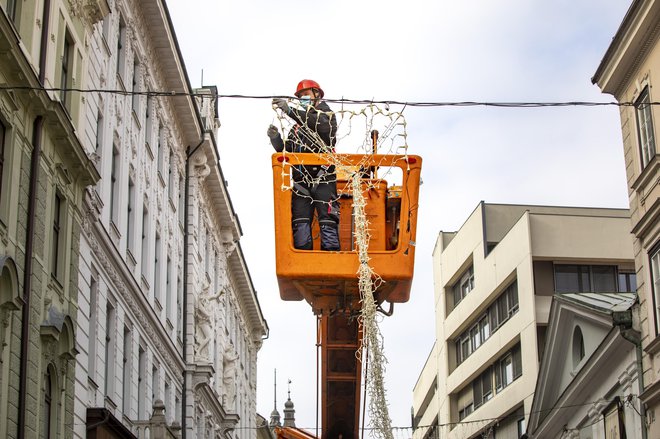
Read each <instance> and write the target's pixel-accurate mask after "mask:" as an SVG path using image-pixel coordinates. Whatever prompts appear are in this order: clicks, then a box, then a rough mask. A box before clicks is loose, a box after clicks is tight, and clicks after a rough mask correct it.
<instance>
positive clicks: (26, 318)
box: [16, 116, 43, 439]
mask: <svg viewBox="0 0 660 439" xmlns="http://www.w3.org/2000/svg"><path fill="white" fill-rule="evenodd" d="M42 129H43V117H41V116H37V118H36V119H35V120H34V125H33V127H32V146H33V150H32V159H31V163H30V189H29V192H28V211H27V225H26V238H25V271H24V273H23V314H22V319H21V360H20V365H19V377H20V378H19V384H18V436H16V437H17V438H18V439H24V438H25V430H26V425H25V412H26V411H27V407H26V405H25V399H26V397H27V366H28V346H29V340H28V339H29V336H30V290H31V288H32V254H33V243H34V239H33V235H34V233H33V232H34V218H35V216H36V215H35V211H36V204H37V194H36V192H37V180H38V178H39V162H40V161H41V138H42Z"/></svg>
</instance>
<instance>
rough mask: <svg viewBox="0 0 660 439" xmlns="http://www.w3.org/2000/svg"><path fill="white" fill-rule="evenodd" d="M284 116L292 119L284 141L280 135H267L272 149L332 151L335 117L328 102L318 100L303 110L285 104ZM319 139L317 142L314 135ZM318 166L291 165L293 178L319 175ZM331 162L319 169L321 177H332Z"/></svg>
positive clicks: (307, 178) (335, 131) (278, 150)
mask: <svg viewBox="0 0 660 439" xmlns="http://www.w3.org/2000/svg"><path fill="white" fill-rule="evenodd" d="M288 116H289V117H290V118H291V119H293V120H294V122H296V124H295V125H294V126H293V128H291V130H290V131H289V135H288V136H287V139H286V142H284V141H283V140H282V138H281V137H280V136H278V137H275V138H274V139H271V144H272V145H273V148H275V151H277V152H282V150H283V149H286V151H287V152H292V153H295V152H307V153H316V154H318V153H329V152H334V150H335V144H336V143H337V118H336V117H335V114H334V113H333V112H332V110H331V109H330V107H329V106H328V104H326V103H325V102H323V101H322V102H320V103H319V104H318V105H317V106H316V107H309V108H307V109H306V110H303V109H298V108H293V107H289V113H288ZM319 138H320V139H321V140H322V141H323V143H322V144H319V142H318V139H319ZM320 171H321V166H312V165H305V166H300V167H298V166H297V167H295V168H294V170H293V180H294V181H296V182H309V181H310V180H315V179H316V178H317V177H318V176H319V172H320ZM334 171H335V169H334V166H331V167H329V168H328V169H327V170H325V171H324V172H322V174H323V178H322V180H324V181H328V180H334Z"/></svg>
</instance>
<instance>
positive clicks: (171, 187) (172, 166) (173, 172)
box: [167, 149, 176, 206]
mask: <svg viewBox="0 0 660 439" xmlns="http://www.w3.org/2000/svg"><path fill="white" fill-rule="evenodd" d="M168 172H169V178H168V182H167V196H168V197H169V199H170V202H171V203H172V206H174V181H175V178H176V167H175V163H174V151H173V150H172V149H170V163H169V168H168Z"/></svg>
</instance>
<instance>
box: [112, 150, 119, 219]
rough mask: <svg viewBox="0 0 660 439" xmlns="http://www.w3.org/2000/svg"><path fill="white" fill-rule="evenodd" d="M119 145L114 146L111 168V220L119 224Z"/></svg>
mask: <svg viewBox="0 0 660 439" xmlns="http://www.w3.org/2000/svg"><path fill="white" fill-rule="evenodd" d="M120 164H121V160H120V157H119V147H118V146H117V145H116V144H115V145H113V147H112V163H111V167H112V168H111V170H110V221H111V222H114V223H115V224H119V166H120Z"/></svg>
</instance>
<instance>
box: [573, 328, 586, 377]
mask: <svg viewBox="0 0 660 439" xmlns="http://www.w3.org/2000/svg"><path fill="white" fill-rule="evenodd" d="M583 358H584V337H583V336H582V330H581V329H580V327H579V326H576V327H575V329H573V368H574V369H575V368H576V367H577V366H578V364H580V361H582V359H583Z"/></svg>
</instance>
